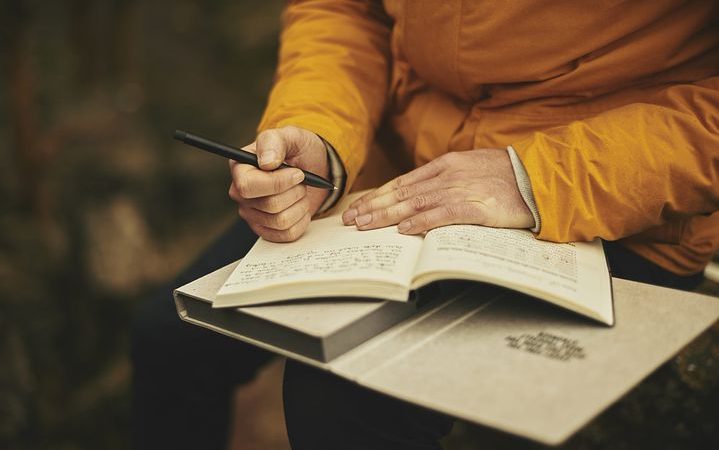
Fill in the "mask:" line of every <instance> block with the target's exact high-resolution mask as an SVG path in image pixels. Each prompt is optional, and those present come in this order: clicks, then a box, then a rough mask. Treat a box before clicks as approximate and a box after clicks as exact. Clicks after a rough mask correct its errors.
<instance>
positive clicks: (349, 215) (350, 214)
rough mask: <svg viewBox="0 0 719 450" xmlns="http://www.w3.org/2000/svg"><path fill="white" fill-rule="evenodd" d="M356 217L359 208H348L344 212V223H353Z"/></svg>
mask: <svg viewBox="0 0 719 450" xmlns="http://www.w3.org/2000/svg"><path fill="white" fill-rule="evenodd" d="M355 217H357V210H356V209H354V208H353V209H348V210H347V211H345V213H344V214H342V221H343V222H344V223H352V221H354V220H355Z"/></svg>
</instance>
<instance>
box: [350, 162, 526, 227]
mask: <svg viewBox="0 0 719 450" xmlns="http://www.w3.org/2000/svg"><path fill="white" fill-rule="evenodd" d="M342 221H343V222H344V223H345V225H352V224H355V225H356V226H357V228H358V229H360V230H370V229H373V228H380V227H386V226H388V225H394V224H399V225H398V226H397V229H398V230H399V232H400V233H404V234H419V233H422V232H425V231H427V230H430V229H432V228H436V227H439V226H442V225H449V224H456V223H468V224H479V225H486V226H490V227H503V228H530V227H532V226H534V218H533V217H532V213H531V212H530V211H529V208H527V205H526V204H525V203H524V200H523V199H522V196H521V194H520V193H519V189H518V187H517V181H516V179H515V177H514V171H513V170H512V163H511V162H510V160H509V155H507V151H506V150H503V149H480V150H471V151H466V152H453V153H447V154H445V155H443V156H441V157H439V158H437V159H435V160H433V161H431V162H429V163H427V164H425V165H424V166H422V167H419V168H417V169H415V170H413V171H411V172H409V173H406V174H404V175H402V176H399V177H397V178H395V179H394V180H392V181H390V182H388V183H386V184H385V185H383V186H381V187H379V188H377V189H375V190H374V191H372V192H370V193H368V194H366V195H364V196H363V197H362V198H360V199H358V200H356V201H355V202H353V203H352V204H351V205H350V207H349V208H348V209H347V210H346V211H345V212H344V213H343V214H342Z"/></svg>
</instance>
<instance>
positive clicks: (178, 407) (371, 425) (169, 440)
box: [132, 222, 702, 450]
mask: <svg viewBox="0 0 719 450" xmlns="http://www.w3.org/2000/svg"><path fill="white" fill-rule="evenodd" d="M255 240H256V236H255V235H254V234H253V233H252V231H251V230H250V229H249V227H247V225H246V224H245V223H244V222H237V223H236V224H235V225H234V226H232V227H231V229H230V230H228V231H227V232H226V233H225V234H224V235H222V236H221V237H220V238H219V239H218V240H217V241H216V242H215V243H214V244H213V245H211V246H210V247H209V248H208V249H207V250H206V251H205V253H203V254H202V255H201V256H200V257H199V258H198V259H197V260H196V261H195V262H194V263H193V264H192V265H191V266H190V267H189V268H188V269H187V270H185V271H184V272H183V273H182V274H181V275H180V276H179V277H178V279H176V280H175V281H174V282H173V283H172V285H171V286H168V287H166V288H164V289H161V290H160V291H159V292H158V293H157V295H155V296H153V297H152V298H150V299H148V301H146V302H145V303H144V304H143V305H142V306H141V307H140V309H139V310H138V312H137V314H136V319H135V322H134V326H133V333H132V360H133V364H134V370H133V418H132V423H133V442H134V448H135V449H141V450H145V449H148V450H149V449H152V450H157V449H163V448H168V449H173V450H183V449H202V450H219V449H224V448H225V446H226V443H227V438H228V423H229V416H230V414H229V412H230V406H231V403H230V402H231V399H232V395H231V394H232V391H233V389H234V388H235V387H236V385H238V384H240V383H244V382H246V381H249V380H250V379H252V378H253V377H254V375H255V373H256V372H257V370H258V369H259V368H260V367H261V366H262V365H263V364H265V363H266V362H267V361H269V360H270V359H271V358H272V355H271V354H269V353H267V352H265V351H263V350H260V349H258V348H255V347H252V346H250V345H247V344H244V343H242V342H239V341H236V340H233V339H230V338H227V337H225V336H222V335H220V334H217V333H213V332H210V331H208V330H205V329H203V328H200V327H196V326H193V325H189V324H186V323H184V322H182V321H181V320H180V319H179V318H178V316H177V313H176V311H175V307H174V304H173V301H172V297H171V295H170V293H171V289H172V288H174V287H177V286H180V285H182V284H185V283H187V282H189V281H192V280H193V279H195V278H199V277H201V276H203V275H205V274H206V273H208V272H211V271H213V270H215V269H218V268H220V267H222V266H224V265H226V264H229V263H230V262H232V261H234V260H235V259H237V258H239V257H240V256H242V255H244V254H245V253H246V252H247V250H249V248H250V247H251V246H252V244H253V243H254V241H255ZM605 248H606V251H607V257H608V260H609V265H610V267H611V270H612V274H613V275H614V276H616V277H620V278H627V279H631V280H636V281H642V282H645V283H651V284H656V285H663V286H668V287H674V288H678V289H685V290H691V289H694V288H695V287H696V286H697V285H698V284H699V283H700V282H701V280H702V274H697V275H694V276H691V277H679V276H677V275H674V274H672V273H670V272H668V271H666V270H664V269H662V268H660V267H658V266H656V265H654V264H652V263H651V262H649V261H647V260H645V259H643V258H642V257H640V256H638V255H637V254H635V253H633V252H631V251H629V250H627V249H625V248H624V247H622V246H621V245H619V244H615V243H606V244H605ZM283 395H284V407H285V418H286V421H287V431H288V434H289V437H290V442H291V444H292V447H293V449H295V450H321V449H332V450H342V449H357V450H359V449H367V450H381V449H392V450H402V449H418V450H419V449H439V448H441V446H440V444H439V439H441V438H442V437H443V436H445V435H446V434H448V433H449V431H450V430H451V428H452V424H453V419H452V418H450V417H447V416H445V415H442V414H439V413H435V412H432V411H429V410H426V409H423V408H420V407H417V406H413V405H411V404H408V403H405V402H402V401H399V400H395V399H393V398H390V397H387V396H384V395H381V394H378V393H376V392H373V391H370V390H367V389H364V388H362V387H359V386H357V385H355V384H353V383H351V382H349V381H345V380H343V379H341V378H338V377H335V376H333V375H331V374H329V373H326V372H323V371H320V370H318V369H314V368H311V367H308V366H305V365H303V364H300V363H297V362H293V361H287V364H286V366H285V374H284V383H283ZM239 414H245V415H247V416H251V415H252V411H239Z"/></svg>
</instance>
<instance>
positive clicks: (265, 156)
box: [258, 150, 277, 166]
mask: <svg viewBox="0 0 719 450" xmlns="http://www.w3.org/2000/svg"><path fill="white" fill-rule="evenodd" d="M276 159H277V153H275V152H274V150H265V151H264V152H262V153H260V156H259V160H258V162H259V163H260V164H261V165H263V166H264V165H266V164H272V163H273V162H274V161H275V160H276Z"/></svg>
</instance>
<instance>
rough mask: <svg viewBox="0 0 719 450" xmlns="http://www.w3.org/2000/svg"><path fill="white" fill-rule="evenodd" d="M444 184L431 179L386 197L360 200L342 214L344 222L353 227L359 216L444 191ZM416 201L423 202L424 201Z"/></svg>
mask: <svg viewBox="0 0 719 450" xmlns="http://www.w3.org/2000/svg"><path fill="white" fill-rule="evenodd" d="M442 184H443V181H442V180H440V179H438V178H431V179H429V180H426V181H422V182H419V183H415V184H412V185H409V186H402V187H400V188H398V189H395V190H393V191H391V192H388V193H386V194H384V195H380V196H378V197H375V198H372V199H369V200H365V201H361V200H360V203H358V204H357V205H356V206H355V207H354V208H349V209H347V210H346V211H345V212H344V213H343V214H342V222H343V223H344V224H345V225H351V224H353V223H354V222H355V219H356V218H357V217H359V216H362V215H365V214H369V213H371V212H373V211H378V210H380V209H384V208H389V207H390V206H392V205H396V204H398V203H400V202H403V201H406V200H409V199H411V198H413V197H416V196H418V195H421V194H425V193H428V192H432V191H439V190H441V189H442ZM416 201H418V202H422V201H423V199H419V200H416Z"/></svg>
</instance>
